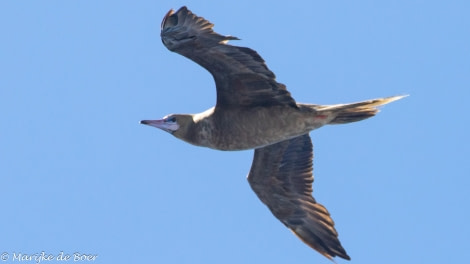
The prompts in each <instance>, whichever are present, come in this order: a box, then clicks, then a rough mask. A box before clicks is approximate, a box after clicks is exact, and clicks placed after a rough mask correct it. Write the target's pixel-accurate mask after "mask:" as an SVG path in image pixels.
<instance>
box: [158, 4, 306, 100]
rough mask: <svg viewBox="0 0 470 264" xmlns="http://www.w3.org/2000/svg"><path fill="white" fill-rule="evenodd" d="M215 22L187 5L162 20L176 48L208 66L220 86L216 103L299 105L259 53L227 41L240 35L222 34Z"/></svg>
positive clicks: (165, 36) (165, 40)
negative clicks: (192, 10) (215, 29)
mask: <svg viewBox="0 0 470 264" xmlns="http://www.w3.org/2000/svg"><path fill="white" fill-rule="evenodd" d="M213 26H214V25H213V24H211V23H210V22H209V21H207V20H205V19H204V18H202V17H198V16H196V15H195V14H193V13H192V12H191V11H189V10H188V9H187V8H186V7H182V8H180V9H179V10H178V11H177V12H176V13H175V12H174V11H173V10H170V11H169V12H168V13H167V14H166V16H165V18H164V19H163V21H162V25H161V38H162V41H163V44H164V45H165V46H166V47H167V48H168V49H169V50H171V51H174V52H177V53H179V54H181V55H183V56H185V57H187V58H189V59H191V60H193V61H195V62H196V63H198V64H199V65H201V66H202V67H204V68H205V69H207V70H208V71H209V72H210V73H211V74H212V76H213V77H214V80H215V83H216V88H217V104H216V107H219V108H220V107H239V106H270V105H290V106H292V107H297V105H296V103H295V100H294V99H293V98H292V97H291V96H290V93H289V92H288V91H287V90H286V87H285V85H283V84H281V83H278V82H276V80H275V76H274V74H273V73H272V72H271V71H270V70H269V69H268V67H267V66H266V64H265V63H264V60H263V59H262V58H261V57H260V56H259V55H258V53H257V52H256V51H254V50H252V49H249V48H245V47H237V46H232V45H228V44H226V43H227V42H228V41H229V40H236V39H238V38H236V37H232V36H223V35H220V34H218V33H216V32H214V31H213V30H212V27H213Z"/></svg>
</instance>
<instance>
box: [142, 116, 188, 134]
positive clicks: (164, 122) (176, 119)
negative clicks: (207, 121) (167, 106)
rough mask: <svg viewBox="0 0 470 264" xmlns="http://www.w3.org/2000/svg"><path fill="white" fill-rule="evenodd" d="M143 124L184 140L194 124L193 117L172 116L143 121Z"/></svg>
mask: <svg viewBox="0 0 470 264" xmlns="http://www.w3.org/2000/svg"><path fill="white" fill-rule="evenodd" d="M140 123H141V124H144V125H149V126H153V127H156V128H160V129H161V130H163V131H166V132H168V133H170V134H172V135H173V136H175V137H177V138H183V137H184V135H186V132H187V131H188V129H189V128H190V126H191V125H192V124H193V123H194V121H193V117H192V115H183V114H171V115H167V116H165V117H164V118H163V119H159V120H142V121H140Z"/></svg>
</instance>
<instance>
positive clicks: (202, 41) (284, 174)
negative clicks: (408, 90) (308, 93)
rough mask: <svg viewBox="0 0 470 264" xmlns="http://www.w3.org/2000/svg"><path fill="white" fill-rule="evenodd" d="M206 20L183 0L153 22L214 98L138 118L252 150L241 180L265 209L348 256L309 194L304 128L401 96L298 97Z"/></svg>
mask: <svg viewBox="0 0 470 264" xmlns="http://www.w3.org/2000/svg"><path fill="white" fill-rule="evenodd" d="M213 26H214V24H212V23H211V22H209V21H208V20H206V19H205V18H203V17H200V16H197V15H196V14H194V13H193V12H191V11H190V10H189V9H188V8H187V7H186V6H183V7H181V8H180V9H178V10H177V11H176V12H175V11H174V10H173V9H172V10H170V11H168V13H167V14H166V15H165V17H164V18H163V21H162V23H161V28H160V29H161V33H160V36H161V39H162V42H163V44H164V46H166V48H167V49H169V50H170V51H172V52H176V53H178V54H180V55H183V56H185V57H187V58H189V59H191V60H192V61H194V62H196V63H197V64H199V65H200V66H202V67H204V68H205V69H206V70H207V71H209V72H210V73H211V75H212V77H213V78H214V81H215V86H216V91H217V99H216V104H215V106H214V107H211V108H209V109H208V110H206V111H204V112H201V113H196V114H169V115H167V116H165V117H163V118H162V119H158V120H142V121H141V122H140V123H141V124H144V125H149V126H152V127H156V128H159V129H161V130H163V131H165V132H168V133H170V134H171V135H173V136H174V137H176V138H178V139H181V140H183V141H185V142H187V143H190V144H192V145H196V146H201V147H208V148H212V149H216V150H222V151H236V150H248V149H254V157H253V163H252V165H251V169H250V171H249V173H248V176H247V179H248V182H249V184H250V186H251V188H252V189H253V191H254V192H255V193H256V195H257V196H258V198H259V199H260V200H261V202H262V203H264V204H265V205H266V206H267V207H268V208H269V210H270V211H271V212H272V214H273V215H274V216H275V217H276V218H277V219H279V220H280V221H281V222H282V223H283V224H284V225H285V226H286V227H287V228H288V229H290V230H291V231H292V232H293V233H294V234H295V235H296V236H297V237H298V238H300V240H302V241H303V242H304V243H305V244H307V245H308V246H310V247H311V248H313V249H314V250H316V251H318V252H319V253H320V254H322V255H323V256H325V257H327V258H328V259H330V260H333V258H334V257H340V258H343V259H346V260H350V259H351V258H350V257H349V255H348V254H347V253H346V251H345V249H344V248H343V246H342V245H341V242H340V241H339V238H338V233H337V231H336V229H335V226H334V222H333V220H332V218H331V216H330V213H329V212H328V210H327V209H326V208H325V207H324V206H323V205H321V204H319V203H317V201H316V200H315V198H314V197H313V196H312V183H313V165H312V163H313V145H312V140H311V138H310V135H309V132H310V131H312V130H314V129H318V128H320V127H322V126H324V125H329V124H345V123H351V122H356V121H360V120H363V119H367V118H370V117H372V116H374V115H375V114H376V113H377V112H378V111H379V109H378V107H379V106H382V105H384V104H387V103H390V102H393V101H396V100H399V99H401V98H403V97H405V96H404V95H400V96H391V97H384V98H379V99H373V100H366V101H360V102H356V103H350V104H334V105H319V104H304V103H298V102H296V100H294V99H293V97H292V96H291V94H290V92H289V91H288V90H287V88H286V86H285V85H284V84H282V83H279V82H277V81H276V77H275V75H274V73H273V72H272V71H271V70H270V69H269V68H268V67H267V65H266V63H265V61H264V60H263V58H262V57H261V56H260V55H259V54H258V53H257V52H256V51H255V50H253V49H250V48H247V47H240V46H234V45H230V44H228V41H230V40H238V38H237V37H234V36H230V35H221V34H219V33H217V32H215V31H214V30H213Z"/></svg>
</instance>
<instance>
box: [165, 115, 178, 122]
mask: <svg viewBox="0 0 470 264" xmlns="http://www.w3.org/2000/svg"><path fill="white" fill-rule="evenodd" d="M165 122H176V117H174V116H170V117H168V118H167V119H166V120H165Z"/></svg>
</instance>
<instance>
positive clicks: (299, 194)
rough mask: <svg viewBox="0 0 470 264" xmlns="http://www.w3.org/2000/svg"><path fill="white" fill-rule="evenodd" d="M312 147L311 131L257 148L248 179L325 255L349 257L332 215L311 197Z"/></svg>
mask: <svg viewBox="0 0 470 264" xmlns="http://www.w3.org/2000/svg"><path fill="white" fill-rule="evenodd" d="M312 160H313V146H312V141H311V140H310V136H309V135H308V134H305V135H302V136H299V137H296V138H293V139H290V140H285V141H282V142H279V143H277V144H273V145H270V146H267V147H264V148H259V149H256V150H255V156H254V159H253V164H252V166H251V170H250V173H249V174H248V181H249V182H250V185H251V187H252V188H253V190H254V191H255V193H256V194H257V195H258V197H259V198H260V200H261V201H262V202H263V203H264V204H266V205H267V206H268V208H269V209H270V210H271V212H272V213H273V214H274V216H275V217H276V218H278V219H279V220H280V221H281V222H282V223H283V224H284V225H286V226H287V227H288V228H289V229H290V230H291V231H293V232H294V234H296V235H297V236H298V237H299V238H300V239H301V240H302V241H303V242H305V243H306V244H308V245H309V246H310V247H312V248H313V249H315V250H317V251H318V252H320V253H321V254H322V255H324V256H325V257H327V258H329V259H332V258H333V257H336V256H338V257H341V258H344V259H348V260H349V259H350V258H349V256H348V254H347V253H346V251H345V250H344V249H343V247H342V246H341V243H340V242H339V240H338V233H337V232H336V230H335V228H334V222H333V220H332V219H331V217H330V214H329V213H328V211H327V210H326V208H325V207H323V206H322V205H321V204H318V203H316V201H315V199H314V198H313V197H312V182H313V174H312Z"/></svg>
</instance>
